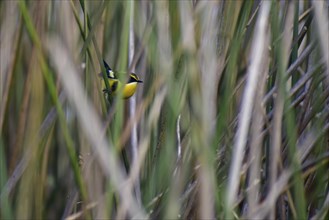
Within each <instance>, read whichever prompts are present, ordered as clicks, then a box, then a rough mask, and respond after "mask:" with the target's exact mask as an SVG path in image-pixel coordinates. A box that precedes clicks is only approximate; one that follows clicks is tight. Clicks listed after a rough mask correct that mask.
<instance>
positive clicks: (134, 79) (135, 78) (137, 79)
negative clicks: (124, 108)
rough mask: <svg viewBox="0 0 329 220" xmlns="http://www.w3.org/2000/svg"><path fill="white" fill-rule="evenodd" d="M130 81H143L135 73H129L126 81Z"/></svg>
mask: <svg viewBox="0 0 329 220" xmlns="http://www.w3.org/2000/svg"><path fill="white" fill-rule="evenodd" d="M132 82H137V83H142V82H143V81H142V80H140V79H139V78H138V76H137V75H136V74H135V73H130V76H129V81H128V83H132Z"/></svg>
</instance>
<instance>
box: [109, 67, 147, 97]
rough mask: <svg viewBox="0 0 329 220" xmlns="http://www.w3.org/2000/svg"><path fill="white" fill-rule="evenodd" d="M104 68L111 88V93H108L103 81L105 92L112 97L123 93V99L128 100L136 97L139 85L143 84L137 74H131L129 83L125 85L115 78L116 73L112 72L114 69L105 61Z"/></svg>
mask: <svg viewBox="0 0 329 220" xmlns="http://www.w3.org/2000/svg"><path fill="white" fill-rule="evenodd" d="M104 66H105V69H106V74H107V78H108V82H109V86H110V88H109V90H110V91H107V89H106V85H105V82H104V81H103V88H104V90H103V91H104V92H107V93H108V94H109V95H111V96H115V95H117V94H118V93H121V96H122V98H124V99H128V98H130V97H131V96H132V95H134V93H135V92H136V89H137V84H138V83H142V82H143V81H141V80H140V79H139V78H138V76H137V75H136V74H134V73H131V74H129V80H128V82H127V83H125V84H123V83H121V82H120V81H119V80H118V79H117V77H116V76H115V72H114V71H112V69H111V68H110V67H109V65H108V64H107V63H106V62H105V61H104ZM122 86H123V88H122Z"/></svg>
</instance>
